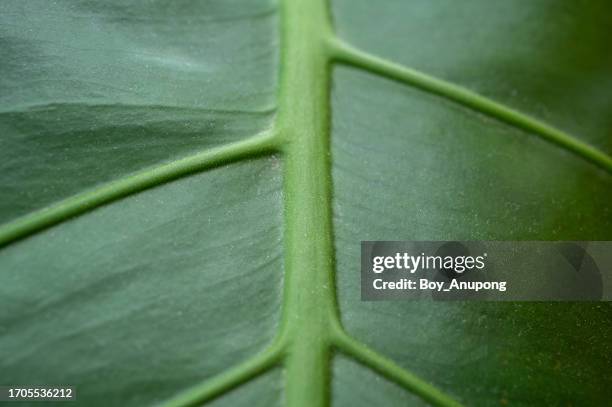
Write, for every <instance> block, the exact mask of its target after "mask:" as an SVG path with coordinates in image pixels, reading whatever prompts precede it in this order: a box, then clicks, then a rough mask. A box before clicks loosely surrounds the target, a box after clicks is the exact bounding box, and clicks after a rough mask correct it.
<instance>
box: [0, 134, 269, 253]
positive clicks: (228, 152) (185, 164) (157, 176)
mask: <svg viewBox="0 0 612 407" xmlns="http://www.w3.org/2000/svg"><path fill="white" fill-rule="evenodd" d="M276 140H277V137H275V134H274V133H273V132H264V133H261V134H258V135H256V136H253V137H250V138H248V139H245V140H242V141H239V142H236V143H232V144H228V145H226V146H222V147H218V148H213V149H210V150H206V151H203V152H200V153H197V154H194V155H191V156H189V157H185V158H182V159H179V160H176V161H173V162H171V163H167V164H162V165H159V166H156V167H151V168H148V169H145V170H143V171H140V172H137V173H135V174H133V175H130V176H127V177H125V178H121V179H117V180H115V181H111V182H109V183H106V184H103V185H101V186H99V187H97V188H93V189H90V190H88V191H85V192H83V193H80V194H78V195H74V196H72V197H70V198H67V199H65V200H63V201H60V202H58V203H56V204H54V205H52V206H49V207H47V208H43V209H41V210H39V211H36V212H33V213H31V214H29V215H26V216H24V217H22V218H19V219H17V220H15V221H13V222H10V223H7V224H5V225H3V226H1V227H0V247H3V246H6V245H7V244H9V243H11V242H14V241H16V240H18V239H21V238H24V237H26V236H28V235H30V234H32V233H35V232H38V231H40V230H42V229H44V228H47V227H49V226H53V225H55V224H57V223H60V222H62V221H65V220H67V219H69V218H71V217H74V216H77V215H79V214H82V213H84V212H86V211H89V210H91V209H94V208H97V207H99V206H101V205H104V204H106V203H109V202H111V201H114V200H116V199H120V198H123V197H125V196H128V195H131V194H134V193H136V192H139V191H142V190H144V189H147V188H151V187H153V186H156V185H160V184H162V183H165V182H168V181H171V180H173V179H177V178H179V177H183V176H185V175H189V174H192V173H195V172H198V171H203V170H206V169H210V168H214V167H217V166H220V165H223V164H229V163H231V162H235V161H237V160H241V159H245V158H249V157H255V156H260V155H265V154H272V153H274V152H275V151H276V150H277V145H276Z"/></svg>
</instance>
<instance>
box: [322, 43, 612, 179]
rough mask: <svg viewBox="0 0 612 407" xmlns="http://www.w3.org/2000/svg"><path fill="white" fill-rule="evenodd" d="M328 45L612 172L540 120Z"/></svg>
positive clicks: (596, 155) (601, 156) (606, 159)
mask: <svg viewBox="0 0 612 407" xmlns="http://www.w3.org/2000/svg"><path fill="white" fill-rule="evenodd" d="M328 45H329V47H330V53H331V54H332V57H333V59H334V60H335V61H337V62H339V63H343V64H347V65H350V66H353V67H356V68H361V69H364V70H367V71H369V72H372V73H374V74H377V75H380V76H383V77H386V78H389V79H392V80H396V81H398V82H402V83H405V84H407V85H411V86H414V87H417V88H419V89H422V90H424V91H426V92H430V93H433V94H436V95H438V96H441V97H444V98H446V99H449V100H452V101H454V102H456V103H458V104H460V105H463V106H465V107H468V108H470V109H472V110H475V111H477V112H480V113H483V114H485V115H487V116H490V117H493V118H496V119H498V120H501V121H503V122H505V123H507V124H510V125H512V126H515V127H518V128H520V129H522V130H525V131H527V132H530V133H532V134H536V135H538V136H540V137H542V138H543V139H545V140H548V141H550V142H552V143H555V144H557V145H558V146H560V147H563V148H564V149H566V150H568V151H570V152H572V153H574V154H576V155H578V156H580V157H582V158H584V159H585V160H587V161H590V162H591V163H593V164H595V165H596V166H598V167H600V168H602V169H604V170H606V171H608V172H609V173H612V157H610V156H608V155H607V154H605V153H603V152H602V151H600V150H598V149H596V148H595V147H593V146H591V145H589V144H587V143H584V142H582V141H580V140H579V139H577V138H575V137H573V136H571V135H569V134H567V133H564V132H563V131H561V130H558V129H556V128H554V127H552V126H550V125H549V124H546V123H544V122H543V121H541V120H538V119H535V118H533V117H531V116H529V115H526V114H524V113H521V112H519V111H517V110H514V109H511V108H509V107H507V106H505V105H503V104H501V103H498V102H495V101H493V100H491V99H489V98H486V97H484V96H481V95H479V94H477V93H475V92H472V91H470V90H468V89H466V88H463V87H461V86H458V85H455V84H453V83H450V82H447V81H444V80H442V79H438V78H435V77H433V76H430V75H428V74H425V73H423V72H420V71H417V70H415V69H412V68H409V67H405V66H402V65H398V64H395V63H393V62H390V61H387V60H385V59H383V58H379V57H377V56H374V55H370V54H368V53H366V52H363V51H361V50H359V49H356V48H355V47H352V46H351V45H349V44H346V43H344V42H343V41H341V40H339V39H337V38H332V39H331V40H330V41H329V43H328Z"/></svg>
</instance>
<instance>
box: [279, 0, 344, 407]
mask: <svg viewBox="0 0 612 407" xmlns="http://www.w3.org/2000/svg"><path fill="white" fill-rule="evenodd" d="M330 35H331V27H330V23H329V20H328V16H327V5H326V1H325V0H284V1H283V2H282V4H281V63H280V66H281V72H280V94H279V110H278V118H277V127H278V133H279V134H281V135H282V137H283V143H282V145H283V147H282V148H283V152H284V158H285V159H284V191H285V195H284V199H285V211H284V213H285V215H284V216H285V218H284V226H285V278H286V286H285V293H284V303H283V319H282V325H281V335H282V336H283V337H285V338H286V339H287V348H286V349H287V350H286V352H287V359H286V371H285V375H286V387H285V399H286V403H287V405H289V406H292V407H298V406H309V407H310V406H325V405H328V403H329V394H330V389H329V383H330V381H331V380H330V359H331V354H330V352H331V334H332V332H333V328H334V325H335V324H337V322H338V317H337V310H336V302H335V288H334V278H333V258H334V256H333V239H332V219H331V218H332V216H331V173H330V156H329V77H330V72H329V69H330V65H329V60H330V58H329V56H328V55H327V47H326V46H325V44H326V43H327V42H326V41H327V40H328V38H329V37H330Z"/></svg>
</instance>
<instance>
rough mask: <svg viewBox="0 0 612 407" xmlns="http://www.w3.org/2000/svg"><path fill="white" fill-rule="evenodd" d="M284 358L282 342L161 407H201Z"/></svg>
mask: <svg viewBox="0 0 612 407" xmlns="http://www.w3.org/2000/svg"><path fill="white" fill-rule="evenodd" d="M282 356H283V346H282V345H281V342H275V344H273V345H272V346H270V347H269V348H268V349H266V350H265V351H263V352H262V353H260V354H258V355H255V356H253V357H252V358H250V359H248V360H246V361H245V362H243V363H242V364H240V365H238V366H236V367H234V368H232V369H229V370H226V371H224V372H223V373H221V374H219V375H218V376H215V377H213V378H211V379H206V380H204V381H203V382H202V383H200V384H197V385H195V386H194V387H192V388H190V389H188V390H186V391H185V392H183V393H181V394H179V395H178V396H176V397H175V398H172V399H170V400H168V401H166V402H163V403H161V404H160V407H191V406H200V405H202V404H203V403H205V402H208V401H211V400H212V399H214V398H216V397H218V396H220V395H222V394H224V393H226V392H228V391H231V390H232V389H235V388H236V387H238V386H240V385H242V384H244V383H245V382H247V381H249V380H251V379H254V378H255V377H257V376H259V375H261V374H263V373H265V372H267V371H269V370H270V369H271V368H273V367H274V366H275V365H277V364H278V363H280V360H281V358H282Z"/></svg>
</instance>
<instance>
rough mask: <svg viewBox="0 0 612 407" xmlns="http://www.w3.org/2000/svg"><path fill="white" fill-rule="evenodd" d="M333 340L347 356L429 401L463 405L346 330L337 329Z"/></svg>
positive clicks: (445, 405)
mask: <svg viewBox="0 0 612 407" xmlns="http://www.w3.org/2000/svg"><path fill="white" fill-rule="evenodd" d="M333 340H334V343H335V345H336V346H337V348H338V349H339V350H340V351H341V352H343V353H345V354H346V355H347V356H349V357H352V358H354V359H355V360H357V361H358V362H360V363H362V364H363V365H364V366H366V367H369V368H370V369H372V370H374V371H375V372H377V373H378V374H380V375H381V376H383V377H386V378H387V379H389V380H391V381H393V382H395V383H397V384H398V385H400V386H401V387H403V388H404V389H406V390H408V391H409V392H411V393H413V394H415V395H417V396H419V397H420V398H422V399H423V400H425V401H427V402H428V403H430V404H432V405H434V406H440V407H460V406H461V404H460V403H459V402H457V401H455V400H453V399H452V398H451V397H450V396H448V395H446V394H444V393H443V392H442V391H440V390H439V389H437V388H436V387H435V386H433V385H431V384H429V383H428V382H426V381H424V380H423V379H420V378H419V377H417V376H416V375H414V374H413V373H410V372H409V371H407V370H406V369H404V368H402V367H400V366H398V365H396V364H395V363H394V362H392V361H391V360H390V359H387V358H386V357H384V356H382V355H380V354H379V353H377V352H375V351H373V350H372V349H370V348H369V347H367V346H366V345H364V344H363V343H361V342H359V341H357V340H355V339H353V338H352V337H350V336H349V335H347V334H346V333H344V331H342V330H340V329H337V330H335V334H334V336H333Z"/></svg>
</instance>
